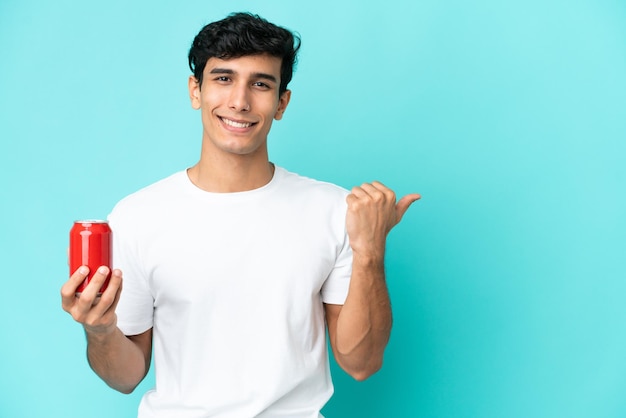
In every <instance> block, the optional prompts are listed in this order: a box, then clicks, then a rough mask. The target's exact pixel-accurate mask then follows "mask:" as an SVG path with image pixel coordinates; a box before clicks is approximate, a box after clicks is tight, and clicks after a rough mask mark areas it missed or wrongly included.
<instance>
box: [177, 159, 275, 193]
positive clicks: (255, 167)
mask: <svg viewBox="0 0 626 418" xmlns="http://www.w3.org/2000/svg"><path fill="white" fill-rule="evenodd" d="M187 175H188V176H189V179H190V180H191V182H192V183H193V184H195V185H196V186H197V187H199V188H200V189H202V190H205V191H207V192H213V193H235V192H245V191H248V190H254V189H258V188H260V187H263V186H265V185H266V184H268V183H269V182H270V181H271V180H272V177H273V176H274V165H273V164H272V163H270V162H269V161H268V159H267V158H265V159H262V160H259V159H252V160H248V159H246V158H232V159H227V160H220V159H215V158H213V159H208V158H204V159H200V161H199V162H198V163H197V164H196V165H194V166H193V167H191V168H190V169H188V170H187Z"/></svg>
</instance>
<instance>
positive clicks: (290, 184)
mask: <svg viewBox="0 0 626 418" xmlns="http://www.w3.org/2000/svg"><path fill="white" fill-rule="evenodd" d="M276 172H277V173H278V174H279V175H280V180H281V187H283V188H285V189H288V190H289V191H290V192H291V193H293V194H296V195H305V196H314V197H316V198H319V197H327V198H328V199H341V200H344V199H345V197H346V196H347V195H348V194H349V193H350V192H349V191H348V190H346V189H345V188H343V187H341V186H338V185H336V184H334V183H330V182H327V181H321V180H316V179H313V178H310V177H306V176H302V175H300V174H297V173H293V172H291V171H288V170H286V169H284V168H282V167H276Z"/></svg>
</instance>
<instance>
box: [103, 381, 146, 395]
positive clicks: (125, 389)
mask: <svg viewBox="0 0 626 418" xmlns="http://www.w3.org/2000/svg"><path fill="white" fill-rule="evenodd" d="M139 383H140V382H137V383H128V384H121V383H117V384H115V383H111V382H106V384H107V385H108V386H109V387H110V388H111V389H115V390H116V391H118V392H120V393H123V394H124V395H130V394H131V393H133V392H134V391H135V389H136V388H137V386H139Z"/></svg>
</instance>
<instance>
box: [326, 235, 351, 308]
mask: <svg viewBox="0 0 626 418" xmlns="http://www.w3.org/2000/svg"><path fill="white" fill-rule="evenodd" d="M351 275H352V248H351V247H350V241H349V240H348V234H347V233H344V239H343V245H342V246H341V249H340V251H339V253H338V255H337V259H336V261H335V266H334V267H333V269H332V271H331V272H330V275H329V276H328V278H327V279H326V281H325V282H324V284H323V286H322V291H321V294H322V302H324V303H328V304H332V305H343V304H344V303H345V301H346V297H347V296H348V288H349V286H350V276H351Z"/></svg>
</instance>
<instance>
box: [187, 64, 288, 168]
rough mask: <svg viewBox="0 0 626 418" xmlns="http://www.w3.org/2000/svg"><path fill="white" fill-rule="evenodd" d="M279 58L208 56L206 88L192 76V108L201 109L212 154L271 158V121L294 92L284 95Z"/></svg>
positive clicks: (205, 69) (208, 149) (206, 139)
mask: <svg viewBox="0 0 626 418" xmlns="http://www.w3.org/2000/svg"><path fill="white" fill-rule="evenodd" d="M280 66H281V59H280V58H277V57H272V56H269V55H251V56H244V57H240V58H232V59H226V60H224V59H219V58H210V59H209V60H208V61H207V64H206V67H205V68H204V72H203V80H202V86H200V85H199V84H198V82H197V80H196V78H195V77H193V76H192V77H189V95H190V98H191V105H192V107H193V108H194V109H200V110H201V111H202V125H203V129H204V132H203V147H204V148H205V149H206V150H207V151H209V152H217V153H227V154H236V155H242V156H244V155H246V156H256V155H259V156H260V157H263V156H264V157H265V158H267V145H266V141H267V135H268V133H269V130H270V127H271V126H272V121H273V120H274V119H276V120H279V119H281V118H282V116H283V112H284V111H285V109H286V108H287V104H288V103H289V99H290V97H291V92H290V91H286V92H284V93H283V94H282V95H281V96H280V97H279V95H278V88H279V85H280Z"/></svg>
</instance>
